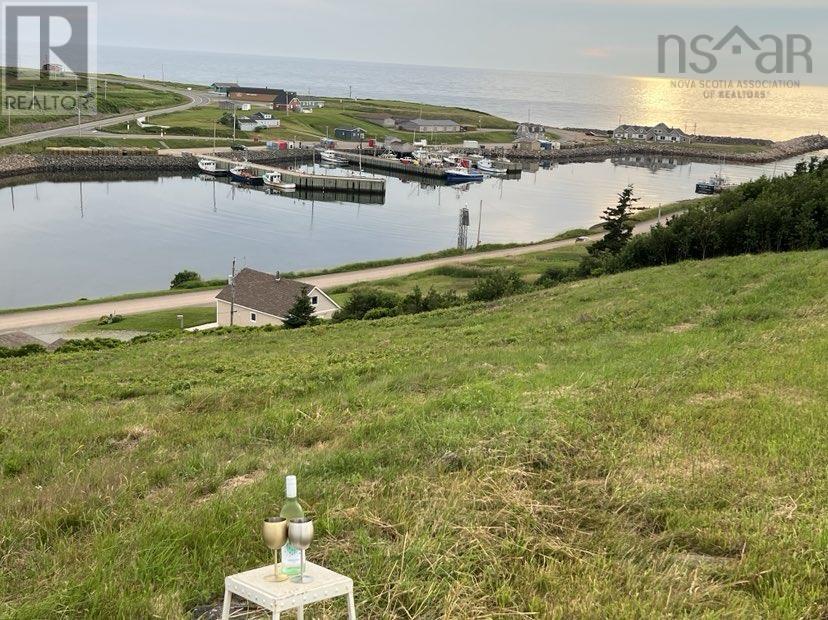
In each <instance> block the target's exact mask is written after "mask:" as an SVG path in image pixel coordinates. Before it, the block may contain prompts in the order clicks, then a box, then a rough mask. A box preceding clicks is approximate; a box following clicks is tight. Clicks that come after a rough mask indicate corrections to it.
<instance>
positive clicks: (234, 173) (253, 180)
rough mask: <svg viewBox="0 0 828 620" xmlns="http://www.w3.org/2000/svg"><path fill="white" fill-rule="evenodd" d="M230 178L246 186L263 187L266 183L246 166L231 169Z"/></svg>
mask: <svg viewBox="0 0 828 620" xmlns="http://www.w3.org/2000/svg"><path fill="white" fill-rule="evenodd" d="M230 178H231V179H232V180H233V181H235V182H236V183H244V184H245V185H262V184H263V183H264V179H263V178H262V176H261V175H259V174H256V173H255V172H253V171H252V170H250V169H249V168H246V167H244V166H236V167H235V168H230Z"/></svg>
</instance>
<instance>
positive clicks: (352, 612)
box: [348, 588, 356, 620]
mask: <svg viewBox="0 0 828 620" xmlns="http://www.w3.org/2000/svg"><path fill="white" fill-rule="evenodd" d="M348 620H356V605H355V604H354V590H353V588H351V589H349V590H348Z"/></svg>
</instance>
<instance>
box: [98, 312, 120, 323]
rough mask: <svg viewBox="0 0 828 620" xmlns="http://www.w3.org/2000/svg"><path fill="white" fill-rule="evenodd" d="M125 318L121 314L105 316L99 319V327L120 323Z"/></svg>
mask: <svg viewBox="0 0 828 620" xmlns="http://www.w3.org/2000/svg"><path fill="white" fill-rule="evenodd" d="M123 320H124V317H123V316H122V315H120V314H105V315H103V316H102V317H101V318H99V319H98V325H112V324H113V323H120V322H121V321H123Z"/></svg>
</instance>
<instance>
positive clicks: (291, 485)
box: [285, 476, 296, 497]
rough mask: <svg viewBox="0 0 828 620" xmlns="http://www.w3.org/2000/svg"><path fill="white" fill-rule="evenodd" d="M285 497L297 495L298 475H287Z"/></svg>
mask: <svg viewBox="0 0 828 620" xmlns="http://www.w3.org/2000/svg"><path fill="white" fill-rule="evenodd" d="M285 497H296V476H287V477H285Z"/></svg>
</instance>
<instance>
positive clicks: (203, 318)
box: [73, 306, 216, 333]
mask: <svg viewBox="0 0 828 620" xmlns="http://www.w3.org/2000/svg"><path fill="white" fill-rule="evenodd" d="M179 314H182V315H184V327H194V326H196V325H203V324H204V323H213V322H215V320H216V308H215V306H210V307H204V308H202V307H198V306H196V307H193V306H188V307H186V308H173V309H170V310H158V311H155V312H141V313H139V314H132V315H129V316H126V317H124V320H123V321H119V322H117V323H111V324H109V325H98V321H97V319H96V320H92V321H86V322H85V323H81V324H79V325H76V326H75V327H74V328H73V331H75V332H79V333H82V332H90V331H117V330H129V331H141V332H163V331H167V330H177V329H180V327H179V323H178V318H177V316H178V315H179Z"/></svg>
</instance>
